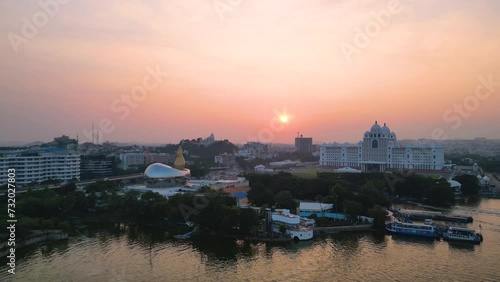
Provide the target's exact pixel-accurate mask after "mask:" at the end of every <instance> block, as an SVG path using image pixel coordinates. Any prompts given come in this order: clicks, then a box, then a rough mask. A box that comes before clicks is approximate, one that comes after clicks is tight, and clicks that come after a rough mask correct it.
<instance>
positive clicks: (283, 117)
mask: <svg viewBox="0 0 500 282" xmlns="http://www.w3.org/2000/svg"><path fill="white" fill-rule="evenodd" d="M280 121H281V123H287V122H288V116H287V115H281V116H280Z"/></svg>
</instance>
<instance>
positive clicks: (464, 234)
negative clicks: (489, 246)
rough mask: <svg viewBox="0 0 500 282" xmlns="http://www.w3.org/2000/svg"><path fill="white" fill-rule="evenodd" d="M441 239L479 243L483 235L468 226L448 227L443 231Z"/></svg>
mask: <svg viewBox="0 0 500 282" xmlns="http://www.w3.org/2000/svg"><path fill="white" fill-rule="evenodd" d="M443 239H444V240H447V241H460V242H471V243H477V244H480V243H481V242H482V241H483V235H482V234H481V233H480V232H479V233H478V232H476V231H475V230H473V229H470V228H463V227H448V230H447V231H446V232H445V233H443Z"/></svg>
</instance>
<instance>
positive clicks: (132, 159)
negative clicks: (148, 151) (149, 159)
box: [120, 153, 145, 167]
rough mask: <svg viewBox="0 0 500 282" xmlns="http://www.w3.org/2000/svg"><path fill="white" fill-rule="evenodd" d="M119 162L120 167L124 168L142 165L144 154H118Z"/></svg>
mask: <svg viewBox="0 0 500 282" xmlns="http://www.w3.org/2000/svg"><path fill="white" fill-rule="evenodd" d="M120 160H121V161H122V165H123V166H125V167H128V166H131V165H143V164H144V160H145V155H144V153H122V154H120Z"/></svg>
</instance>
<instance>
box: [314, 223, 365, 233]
mask: <svg viewBox="0 0 500 282" xmlns="http://www.w3.org/2000/svg"><path fill="white" fill-rule="evenodd" d="M371 230H373V229H372V225H371V224H359V225H348V226H331V227H314V235H317V234H322V233H325V234H330V233H339V232H347V231H371Z"/></svg>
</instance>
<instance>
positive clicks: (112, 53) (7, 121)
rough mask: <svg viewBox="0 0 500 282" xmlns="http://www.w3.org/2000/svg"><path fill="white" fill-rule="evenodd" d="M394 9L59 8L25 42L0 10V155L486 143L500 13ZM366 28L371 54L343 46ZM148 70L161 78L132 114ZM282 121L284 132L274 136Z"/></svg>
mask: <svg viewBox="0 0 500 282" xmlns="http://www.w3.org/2000/svg"><path fill="white" fill-rule="evenodd" d="M46 1H48V2H51V3H58V2H54V1H56V0H51V1H49V0H45V1H42V2H46ZM57 1H61V2H64V1H62V0H57ZM392 1H396V0H391V1H373V0H372V1H368V0H367V1H325V0H312V1H299V0H275V1H260V0H252V1H250V0H241V1H234V0H233V1H229V0H205V1H199V0H196V1H195V0H172V1H160V0H144V1H139V0H135V1H134V0H132V1H126V2H125V1H118V0H108V1H98V2H97V3H93V4H92V5H89V4H88V2H86V1H77V0H72V1H69V2H68V3H67V4H57V9H56V10H54V9H52V10H50V9H49V11H55V12H54V13H53V14H52V15H49V16H47V19H48V20H47V22H46V25H44V26H40V25H38V26H37V25H35V27H36V28H37V29H38V30H37V32H35V34H34V35H33V36H31V35H30V37H31V38H28V37H26V36H25V35H24V34H23V29H26V28H25V25H26V23H25V21H24V20H23V18H26V20H27V21H29V22H30V23H32V24H33V16H34V15H38V16H40V15H41V13H47V12H45V11H47V10H44V9H43V7H41V6H40V4H39V2H38V1H22V2H21V1H6V2H3V3H2V4H0V16H1V17H0V27H1V28H0V38H1V39H0V50H2V52H0V61H1V62H2V69H1V70H0V93H1V94H0V95H1V96H0V97H1V98H2V102H1V103H0V113H1V116H0V117H1V122H0V132H1V134H0V142H6V141H26V142H29V141H34V140H42V141H48V140H51V139H52V137H54V136H59V135H62V134H66V135H70V136H76V135H77V134H78V135H79V137H80V139H81V140H84V141H85V140H86V137H85V133H84V132H88V131H89V130H90V127H91V123H92V121H93V122H94V123H95V124H96V125H97V126H96V127H97V128H99V126H98V124H99V122H100V121H101V120H104V119H105V120H107V121H109V122H110V123H111V127H112V130H107V131H106V130H102V129H103V128H100V130H101V132H102V135H101V140H107V141H137V142H155V143H166V142H177V141H179V140H180V139H182V138H196V137H200V136H203V137H206V136H208V135H209V134H210V133H211V132H213V133H214V134H215V136H216V138H217V139H226V138H227V139H230V140H231V141H233V142H237V143H241V142H246V141H248V140H250V139H253V137H258V135H259V133H260V132H264V131H269V130H271V131H272V136H271V137H270V138H267V137H266V138H265V139H266V140H260V141H270V142H275V143H278V142H283V143H291V142H293V138H294V137H295V135H296V132H298V131H300V132H301V133H302V134H304V136H312V137H313V140H314V141H315V142H332V141H339V142H345V141H349V142H355V141H358V140H360V139H361V137H362V134H363V133H364V131H365V130H367V129H369V128H370V127H371V125H372V124H373V122H374V121H375V120H378V121H379V123H381V124H382V123H384V122H387V124H388V126H389V127H390V128H391V129H392V130H394V131H395V132H396V133H397V136H398V138H400V139H408V138H431V137H436V136H433V132H434V131H436V130H441V131H442V134H441V135H440V136H439V138H443V137H447V138H474V137H488V138H500V131H499V130H497V128H498V124H497V123H498V121H499V120H500V111H498V106H499V105H500V103H499V101H500V98H499V96H500V95H499V91H500V60H499V58H500V57H499V54H500V52H499V48H500V37H499V36H498V34H500V18H499V17H498V14H499V13H500V2H498V1H495V0H488V1H487V0H484V1H465V0H459V1H451V0H444V1H438V0H429V1H409V0H400V1H396V2H392ZM231 3H232V5H233V6H230V5H231ZM391 5H395V6H394V7H397V9H396V10H397V12H391V10H390V8H388V7H390V6H391ZM54 7H55V6H52V8H54ZM374 14H378V15H386V16H387V15H389V16H388V18H386V20H387V22H386V24H385V23H384V24H382V23H379V22H376V21H375V16H374ZM46 15H47V14H46ZM42 17H43V15H42ZM40 19H42V20H43V18H40V17H39V20H40ZM374 24H375V25H374ZM370 26H371V27H372V28H378V29H379V30H378V31H377V30H375V31H376V34H372V35H373V36H370V35H366V36H368V38H369V43H368V44H366V46H362V45H360V44H358V43H356V42H358V41H356V38H358V37H359V36H360V34H366V31H365V30H366V28H369V27H370ZM372 31H373V29H372ZM14 35H15V36H17V37H15V36H14ZM28 35H29V34H28ZM12 38H16V40H18V41H15V40H13V39H12ZM19 38H23V39H22V40H21V39H19ZM19 40H21V41H19ZM13 42H14V43H13ZM19 42H21V43H19ZM347 45H348V46H353V47H352V48H355V50H356V52H355V53H353V54H352V55H351V56H346V55H345V54H346V53H345V52H346V51H345V49H342V46H347ZM350 50H351V51H352V50H353V49H350ZM16 51H17V52H16ZM147 68H152V69H155V68H158V69H159V71H160V72H162V73H163V72H164V73H167V72H168V74H169V75H168V77H166V76H162V77H160V80H161V81H159V83H158V85H156V86H155V87H152V89H150V90H147V94H146V95H145V97H143V99H140V101H135V100H133V97H132V96H131V95H132V94H131V92H132V91H133V90H134V89H135V88H137V87H142V85H143V80H144V79H145V78H146V77H147V76H149V74H148V71H147V70H146V69H147ZM489 76H490V77H491V80H493V84H495V83H496V86H495V85H494V86H490V90H491V91H489V90H487V88H486V87H483V89H482V90H481V91H483V92H481V91H480V92H478V93H480V94H479V95H481V94H482V95H483V96H481V97H482V99H479V98H477V97H478V96H475V95H476V94H475V90H476V88H477V87H478V85H481V83H480V81H479V80H478V77H484V78H485V79H486V80H488V77H489ZM497 81H498V82H497ZM496 88H498V89H496ZM486 96H487V97H486ZM124 97H125V98H124ZM127 97H128V99H132V102H133V103H132V104H125V103H124V102H122V101H123V100H122V99H126V98H127ZM131 97H132V98H131ZM464 101H465V102H466V103H470V104H469V105H468V106H467V107H468V109H469V110H465V113H462V114H463V116H460V113H459V112H457V110H456V109H455V108H454V105H460V104H463V103H464ZM113 103H115V104H113ZM112 105H115V107H113V106H112ZM120 106H121V107H122V108H121V110H120V111H117V110H116V108H117V107H120ZM124 106H125V107H127V110H126V111H127V114H125V110H124V109H123V107H124ZM284 110H286V112H287V113H288V114H289V115H290V116H291V119H290V121H289V122H288V123H287V124H286V126H285V128H284V129H283V130H274V131H273V126H270V121H271V120H272V119H273V118H275V116H276V113H275V112H276V111H278V112H280V113H281V112H283V111H284ZM274 129H276V128H274Z"/></svg>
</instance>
